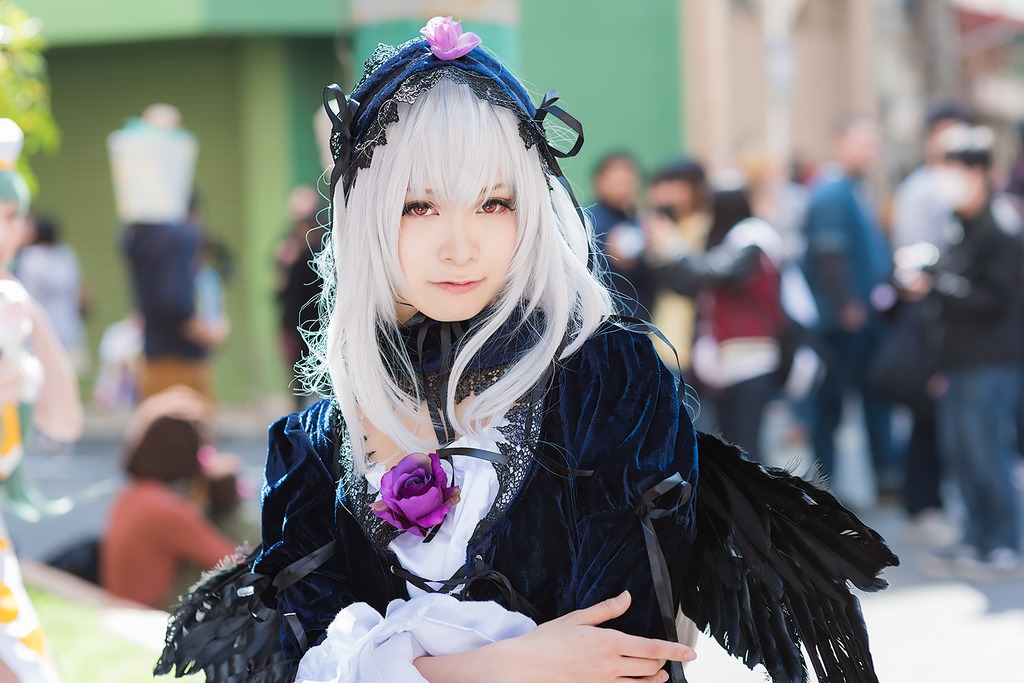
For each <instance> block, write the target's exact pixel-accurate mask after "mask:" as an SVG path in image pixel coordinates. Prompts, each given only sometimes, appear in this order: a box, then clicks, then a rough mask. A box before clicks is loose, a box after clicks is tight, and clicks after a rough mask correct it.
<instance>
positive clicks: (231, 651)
mask: <svg viewBox="0 0 1024 683" xmlns="http://www.w3.org/2000/svg"><path fill="white" fill-rule="evenodd" d="M258 552H259V551H258V550H257V551H256V552H253V553H250V554H249V555H248V556H246V555H245V554H243V553H237V554H235V555H233V556H230V557H228V558H225V559H224V560H223V561H222V562H221V563H220V565H218V566H217V567H216V568H214V569H213V570H211V571H210V572H208V573H207V574H206V575H205V576H204V577H203V578H202V579H201V580H200V581H199V583H197V584H196V585H195V586H194V587H193V588H192V590H191V591H190V592H189V593H188V595H186V596H185V597H184V598H183V599H182V603H181V604H180V605H179V606H178V607H177V608H176V609H175V610H174V613H173V614H172V615H171V617H170V620H169V622H168V625H167V634H166V637H165V641H164V649H163V652H162V653H161V655H160V659H159V661H158V662H157V664H156V667H155V668H154V670H153V673H154V675H163V674H167V673H170V672H171V671H172V669H173V670H174V675H175V677H178V678H180V677H181V676H186V675H189V674H194V673H197V672H199V671H202V672H204V673H205V674H206V680H207V682H208V683H290V681H292V679H293V676H294V669H293V668H292V667H290V666H289V665H288V662H286V661H285V660H284V656H283V654H282V650H281V642H280V620H279V617H278V615H277V611H276V610H272V609H266V608H263V607H262V606H261V602H260V600H261V597H260V596H261V594H262V592H263V590H264V589H265V588H267V586H269V583H270V578H269V577H261V576H259V575H257V574H251V573H250V568H251V567H252V565H253V562H254V561H255V559H256V556H257V554H258ZM240 589H241V590H240ZM254 607H256V609H255V610H254V609H253V608H254ZM254 611H256V612H259V616H260V620H257V619H256V618H255V617H254V615H253V612H254Z"/></svg>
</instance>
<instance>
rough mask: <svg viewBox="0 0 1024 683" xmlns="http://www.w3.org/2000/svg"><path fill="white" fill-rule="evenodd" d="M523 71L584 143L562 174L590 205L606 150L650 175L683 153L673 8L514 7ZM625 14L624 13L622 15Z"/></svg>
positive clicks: (577, 3) (608, 0)
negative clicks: (569, 118) (575, 123)
mask: <svg viewBox="0 0 1024 683" xmlns="http://www.w3.org/2000/svg"><path fill="white" fill-rule="evenodd" d="M520 7H521V17H522V20H521V26H520V34H521V38H522V69H521V74H522V76H523V77H524V78H525V80H526V81H527V87H528V88H530V89H531V90H533V91H535V92H537V93H543V92H546V91H547V90H548V89H549V88H557V89H558V92H559V94H560V95H561V98H562V99H561V101H560V104H562V105H563V106H564V108H565V110H566V111H568V112H569V113H570V114H572V115H573V116H575V117H576V118H578V119H579V120H580V121H581V122H582V123H583V129H584V131H585V133H586V143H585V144H584V146H583V150H582V151H581V152H580V154H579V155H578V156H577V157H576V158H575V159H567V160H565V161H564V162H563V163H562V170H563V171H565V172H566V175H567V176H568V177H569V179H570V181H572V183H573V186H574V187H575V188H576V189H577V195H578V196H580V199H581V201H589V199H585V198H589V197H590V196H591V192H590V174H591V170H592V169H593V166H594V164H595V163H596V162H597V160H598V159H600V157H602V156H604V155H605V154H606V153H608V152H611V151H613V150H620V149H625V150H629V151H631V152H633V153H634V154H635V155H636V156H637V157H638V158H639V159H640V162H641V165H642V166H643V167H644V169H645V170H647V171H651V170H654V169H656V168H657V167H658V166H659V165H661V164H663V163H665V162H667V161H669V160H671V159H673V158H674V157H676V156H678V155H679V153H680V151H681V149H682V141H683V140H684V139H685V138H684V136H683V123H682V114H681V112H680V95H679V91H680V88H681V87H682V76H681V73H680V64H679V53H680V50H679V37H678V35H677V34H678V26H679V23H678V16H677V9H678V3H677V2H674V1H671V2H670V1H669V0H662V1H659V2H649V1H647V2H643V1H641V2H630V3H624V2H622V1H621V0H560V1H559V2H550V0H521V2H520ZM627 8H628V9H627Z"/></svg>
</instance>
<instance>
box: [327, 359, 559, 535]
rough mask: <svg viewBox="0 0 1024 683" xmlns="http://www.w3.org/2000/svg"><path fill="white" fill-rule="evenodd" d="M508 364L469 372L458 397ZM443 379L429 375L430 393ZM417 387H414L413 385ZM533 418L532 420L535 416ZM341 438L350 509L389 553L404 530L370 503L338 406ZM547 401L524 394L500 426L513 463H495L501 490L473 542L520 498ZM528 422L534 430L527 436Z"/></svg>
mask: <svg viewBox="0 0 1024 683" xmlns="http://www.w3.org/2000/svg"><path fill="white" fill-rule="evenodd" d="M506 370H507V366H498V367H493V368H487V369H483V370H467V371H466V372H465V373H464V374H463V377H462V379H461V380H460V382H459V385H458V387H457V388H456V401H457V402H458V401H462V400H464V399H466V398H467V397H468V396H469V395H470V394H479V393H480V392H482V391H484V390H485V389H487V388H488V387H490V386H492V385H493V384H494V383H495V382H497V381H498V379H499V378H500V377H501V376H502V375H503V374H504V373H505V371H506ZM439 380H440V377H439V375H438V373H430V374H428V375H427V384H428V386H427V391H436V388H437V383H438V382H439ZM410 389H411V387H410ZM531 413H532V414H533V419H532V420H530V419H529V416H530V414H531ZM334 415H335V418H334V424H335V429H334V431H335V438H336V439H338V444H339V449H338V458H339V461H340V465H341V484H342V485H343V486H344V490H345V500H347V501H348V502H349V504H348V506H347V507H348V511H349V513H351V514H352V515H353V517H355V519H356V521H357V522H358V523H359V526H360V527H361V528H362V530H363V533H365V534H366V537H367V538H368V539H369V540H370V541H371V542H372V543H373V544H374V545H375V546H377V547H378V548H380V549H381V550H384V551H386V550H387V549H388V545H390V543H391V542H392V541H394V540H395V539H396V538H398V536H399V535H400V534H401V533H402V532H401V531H400V530H398V529H396V528H395V527H393V526H391V525H390V524H388V523H387V522H385V521H384V520H382V519H380V518H379V517H377V516H376V515H374V514H373V511H372V510H371V509H370V503H372V502H374V500H375V499H376V495H375V494H371V493H370V492H369V491H368V489H367V484H366V478H365V477H363V476H360V475H359V474H357V473H356V471H355V466H354V455H353V450H352V443H351V440H350V437H349V430H348V428H347V426H346V425H345V421H344V420H343V419H342V418H341V411H340V410H339V409H338V407H337V406H335V407H334ZM542 417H543V404H531V401H530V398H529V397H528V396H527V397H523V398H522V399H520V400H519V401H517V402H516V403H514V404H513V405H512V407H510V408H509V410H508V411H507V412H506V413H505V420H506V422H507V424H505V425H503V426H501V427H498V431H499V432H500V433H501V435H502V436H504V437H505V441H503V442H500V443H498V450H499V451H500V452H501V454H502V455H504V456H505V457H506V458H508V464H507V465H501V464H497V463H491V465H492V467H494V471H495V474H496V475H497V478H498V493H497V495H496V496H495V499H494V503H493V504H492V505H491V508H490V510H489V511H488V512H487V514H486V515H485V516H484V518H483V519H482V520H480V522H479V523H478V524H477V527H476V529H474V530H473V534H472V537H471V538H470V543H471V544H472V543H473V542H474V541H476V540H477V539H479V538H480V537H482V536H483V535H484V534H486V533H487V532H488V530H490V528H491V526H492V525H493V524H494V522H495V521H497V520H498V518H500V517H501V516H502V515H503V514H504V513H505V512H506V511H507V510H508V509H509V507H511V505H512V503H513V502H514V501H515V499H516V496H517V495H518V494H519V491H520V489H521V488H522V484H523V481H524V480H525V479H526V475H527V473H528V472H529V470H530V466H531V465H532V463H533V449H534V448H536V446H537V443H538V442H539V441H540V433H541V423H542V422H543V420H542ZM527 424H530V426H531V428H530V433H529V434H527Z"/></svg>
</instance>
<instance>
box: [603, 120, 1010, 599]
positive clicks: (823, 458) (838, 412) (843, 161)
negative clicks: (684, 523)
mask: <svg viewBox="0 0 1024 683" xmlns="http://www.w3.org/2000/svg"><path fill="white" fill-rule="evenodd" d="M924 128H925V139H924V140H923V141H922V151H923V157H924V160H923V163H922V165H921V166H920V168H918V169H916V170H915V171H913V172H912V173H911V174H909V175H908V176H907V177H906V179H904V180H903V181H902V182H901V184H900V185H899V186H898V188H897V189H896V192H895V193H894V196H893V197H891V198H881V199H885V201H880V198H879V197H876V193H875V191H874V184H873V182H872V181H873V180H874V176H873V174H874V173H875V172H876V170H877V166H878V164H879V162H880V160H881V153H882V149H881V137H880V133H879V127H878V124H877V122H876V121H873V120H871V119H870V118H866V117H863V116H849V117H846V118H843V119H842V120H839V121H837V122H836V124H835V127H834V130H833V138H832V143H831V158H829V159H827V160H823V161H822V162H821V163H820V164H818V165H817V166H816V167H814V168H806V167H797V168H786V167H785V166H784V165H783V164H781V163H779V162H778V161H777V160H774V159H772V158H771V157H770V156H768V155H764V154H754V155H749V156H747V157H745V158H741V159H740V161H739V163H738V164H737V165H736V167H735V168H727V169H721V168H717V169H708V168H707V167H706V166H705V164H703V163H702V162H701V160H699V159H693V158H681V159H679V160H677V161H675V162H673V163H671V164H669V165H667V166H665V167H663V168H660V169H657V170H655V171H654V172H653V173H650V175H649V176H648V177H647V178H646V180H645V174H644V173H643V172H642V170H641V169H640V167H639V164H638V163H637V161H636V160H635V159H634V158H633V157H632V156H631V155H630V154H629V153H627V152H616V153H613V154H610V155H608V156H607V157H606V158H604V159H603V160H602V161H601V162H600V163H599V164H598V165H597V166H596V169H595V171H594V174H593V190H594V195H595V198H596V203H595V204H594V205H593V206H592V207H591V215H592V218H593V227H594V232H595V235H596V237H597V240H598V243H599V246H600V248H601V250H602V254H603V257H604V260H605V262H606V265H607V271H608V277H609V284H610V286H611V287H612V288H613V289H614V290H615V292H616V293H617V296H618V299H619V311H620V313H621V314H622V315H624V316H630V317H633V318H640V319H643V320H645V321H649V322H652V323H653V324H654V326H656V328H657V329H658V330H659V331H660V334H659V335H658V339H657V341H656V343H657V344H659V346H660V350H661V351H662V352H663V353H662V356H663V358H664V360H665V362H666V364H668V366H669V367H670V368H675V369H676V370H677V371H678V373H679V374H680V376H681V378H682V380H683V381H685V382H686V384H687V385H689V386H690V387H692V388H693V389H695V392H694V393H695V394H696V396H697V397H698V398H699V410H694V411H693V414H694V415H695V416H696V423H697V427H698V428H699V429H703V430H705V431H718V432H720V433H721V434H722V436H724V438H725V439H727V440H729V441H732V442H734V443H737V444H739V445H741V446H742V447H743V448H744V449H745V450H746V451H747V452H748V454H749V456H750V457H752V458H754V459H758V460H765V448H766V447H767V445H766V443H765V441H766V439H765V434H764V431H765V430H764V418H765V412H766V409H767V408H768V406H769V404H771V403H773V402H782V403H784V404H786V405H787V406H788V408H789V412H790V414H791V415H792V416H793V420H794V427H793V428H792V431H791V432H790V433H789V434H788V435H787V437H786V440H787V442H788V443H789V445H792V444H793V442H795V441H801V440H803V441H805V443H806V445H807V446H808V447H809V448H810V450H811V452H812V454H813V457H814V460H815V462H816V465H817V467H818V469H819V471H820V473H821V474H822V475H824V476H826V477H828V478H831V479H832V480H833V483H834V484H836V488H837V489H838V488H842V486H841V483H842V482H837V481H835V478H836V477H837V476H842V472H841V471H840V470H838V469H837V466H836V453H837V446H836V437H837V430H838V428H839V426H840V423H841V422H842V420H843V417H844V410H846V409H847V408H850V407H852V406H853V401H854V400H856V402H857V404H859V410H857V411H855V413H854V414H855V415H858V416H859V417H858V419H859V420H861V421H862V422H863V430H864V433H865V434H866V436H867V439H866V442H867V446H868V448H867V450H868V451H869V453H870V459H871V464H872V466H873V471H874V475H875V480H876V489H877V491H878V493H879V496H880V497H881V498H884V499H890V500H898V501H899V502H900V503H901V504H902V505H903V507H904V508H905V510H906V513H907V518H908V532H909V534H910V535H911V537H912V538H915V539H917V540H920V541H922V542H924V543H927V544H929V545H931V546H933V547H935V548H937V550H936V551H935V553H934V554H933V555H930V556H929V562H928V564H927V566H926V570H928V571H931V572H933V573H942V574H952V573H956V574H966V575H969V576H972V577H976V578H994V579H998V578H1004V577H1008V576H1012V575H1014V574H1016V573H1017V572H1018V571H1019V569H1020V568H1021V553H1020V547H1021V546H1020V543H1021V534H1020V521H1019V519H1020V518H1019V513H1020V511H1019V499H1020V494H1021V488H1022V487H1021V471H1022V461H1021V458H1020V453H1021V444H1020V441H1019V440H1018V437H1017V434H1018V433H1024V432H1022V431H1021V430H1020V429H1018V425H1019V424H1021V423H1022V422H1024V419H1022V401H1021V378H1022V374H1021V368H1022V363H1021V362H1022V360H1024V307H1022V293H1024V268H1022V263H1024V261H1022V250H1024V242H1022V236H1021V234H1022V231H1021V225H1022V214H1021V207H1022V206H1024V203H1022V200H1024V194H1022V193H1024V163H1021V162H1018V163H1017V164H1016V165H1015V166H1014V167H1013V169H1012V172H1011V174H1010V176H1009V180H1008V182H999V181H998V180H997V176H996V172H995V169H994V168H993V166H994V163H993V160H994V151H995V150H994V149H993V146H994V136H993V134H992V131H991V130H989V129H988V128H985V127H984V126H979V125H977V124H976V122H975V121H974V119H973V117H972V115H971V113H970V112H968V111H965V110H963V109H962V108H960V107H958V106H956V105H954V104H939V105H936V106H934V107H933V108H932V109H930V110H929V112H928V114H927V120H926V121H925V126H924ZM696 403H697V402H695V404H696ZM695 407H696V406H695ZM897 416H909V417H910V420H911V422H912V429H911V430H910V434H909V437H908V438H905V439H898V438H897V437H896V434H897V432H898V430H894V421H895V420H897ZM951 510H953V511H954V514H950V511H951ZM958 526H959V528H957V527H958Z"/></svg>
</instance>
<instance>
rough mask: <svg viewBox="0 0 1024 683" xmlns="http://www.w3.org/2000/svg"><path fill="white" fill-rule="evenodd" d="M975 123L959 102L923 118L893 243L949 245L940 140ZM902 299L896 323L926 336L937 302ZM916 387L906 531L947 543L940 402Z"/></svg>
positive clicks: (896, 207)
mask: <svg viewBox="0 0 1024 683" xmlns="http://www.w3.org/2000/svg"><path fill="white" fill-rule="evenodd" d="M971 122H972V117H971V115H970V113H969V112H967V111H966V110H964V109H963V108H962V107H960V106H958V105H956V104H953V103H937V104H935V105H933V106H932V107H931V108H929V110H928V112H927V114H926V116H925V121H924V124H925V131H924V132H925V138H924V163H923V164H921V166H919V167H918V168H917V169H916V170H914V171H913V172H912V173H911V174H910V175H908V176H907V177H906V178H905V179H904V180H903V182H902V183H900V185H899V187H897V189H896V195H895V197H894V199H893V214H892V244H893V247H894V248H896V249H900V248H902V247H906V246H908V245H911V244H930V245H933V246H934V247H935V250H936V251H935V253H938V251H941V250H944V249H945V248H946V245H947V244H948V242H949V240H950V237H951V235H950V233H951V232H953V233H955V232H956V230H957V229H958V224H957V223H956V220H955V218H954V216H953V208H952V205H951V204H950V200H951V198H950V197H948V196H946V195H945V194H943V192H942V190H943V188H942V186H941V183H940V182H937V178H939V177H941V168H942V167H943V158H944V151H943V148H942V144H941V140H942V135H943V133H944V132H945V131H946V130H948V129H949V128H950V127H951V126H956V125H958V124H965V123H971ZM902 298H903V300H902V301H901V302H900V303H899V304H898V305H897V310H896V311H895V315H896V316H897V317H896V319H895V320H894V325H896V326H908V328H913V329H908V331H907V334H913V335H914V338H915V339H916V340H921V339H923V335H924V334H925V333H926V329H925V328H926V327H928V321H929V319H930V318H934V317H935V315H936V314H937V311H936V307H937V302H923V301H909V300H907V299H908V297H906V296H904V297H902ZM910 298H913V297H910ZM903 341H904V343H905V342H906V340H903ZM930 362H933V359H929V363H930ZM922 377H923V376H922ZM913 391H914V392H915V394H916V395H917V397H918V399H917V400H914V401H912V402H907V405H909V406H910V408H911V410H912V415H913V427H912V428H911V433H910V439H909V441H908V442H907V445H906V451H905V461H906V474H905V480H904V498H903V506H904V509H905V510H906V513H907V516H908V518H909V524H908V527H907V533H908V536H909V537H910V538H911V539H913V540H919V541H921V542H924V543H926V544H928V545H933V546H943V545H948V544H949V543H952V542H953V540H954V539H955V537H956V530H955V528H954V527H953V525H952V523H951V522H950V521H949V519H947V517H946V515H945V512H944V505H943V501H942V495H941V481H942V463H941V460H942V459H941V457H940V455H939V444H938V436H937V434H936V427H935V401H934V398H933V397H930V396H929V395H928V394H927V391H926V387H924V386H920V387H914V388H913Z"/></svg>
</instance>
